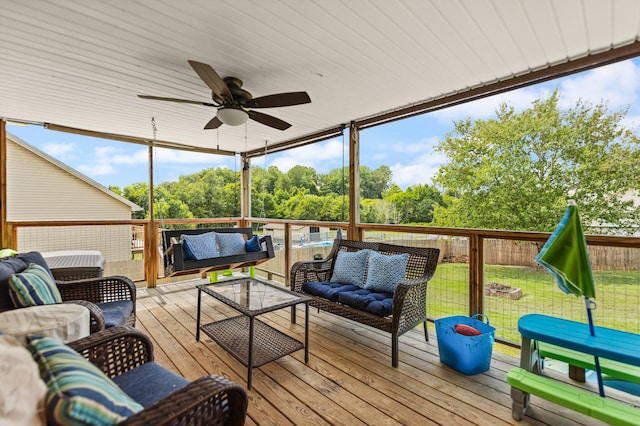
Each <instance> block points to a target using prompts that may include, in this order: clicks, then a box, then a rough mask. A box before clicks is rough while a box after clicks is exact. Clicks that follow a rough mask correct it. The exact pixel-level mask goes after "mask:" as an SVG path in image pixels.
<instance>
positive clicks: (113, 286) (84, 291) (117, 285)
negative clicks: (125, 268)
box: [0, 251, 136, 333]
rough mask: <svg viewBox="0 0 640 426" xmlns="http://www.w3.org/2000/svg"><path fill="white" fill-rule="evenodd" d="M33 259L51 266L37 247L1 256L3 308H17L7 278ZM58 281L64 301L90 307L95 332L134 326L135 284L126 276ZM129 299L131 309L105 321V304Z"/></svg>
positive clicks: (0, 272) (0, 307)
mask: <svg viewBox="0 0 640 426" xmlns="http://www.w3.org/2000/svg"><path fill="white" fill-rule="evenodd" d="M30 263H37V264H39V265H41V266H42V267H44V268H45V269H48V268H49V267H48V265H47V263H46V261H45V260H44V258H43V257H42V255H41V254H40V253H39V252H37V251H32V252H27V253H21V254H18V255H17V256H13V257H6V258H3V259H0V312H2V311H6V310H10V309H15V308H16V307H15V306H14V304H13V302H12V301H11V298H10V297H9V284H8V280H9V277H10V276H11V274H14V273H19V272H22V271H24V270H25V269H26V268H27V267H28V266H29V264H30ZM56 285H57V287H58V290H59V291H60V295H61V296H62V301H63V302H64V303H77V304H80V305H83V306H85V307H86V308H87V309H89V312H90V317H91V326H90V330H91V332H92V333H95V332H96V331H100V330H104V329H105V327H106V326H107V325H130V326H134V325H135V323H136V287H135V285H134V283H133V281H131V280H130V279H129V278H127V277H121V276H111V277H98V278H87V279H82V280H75V281H56ZM126 301H130V302H131V304H132V305H133V309H132V312H131V313H130V314H128V315H127V316H126V318H123V319H122V320H120V321H116V322H115V323H113V321H111V322H112V323H113V324H105V316H104V313H103V308H104V309H107V306H110V307H112V306H114V305H115V306H116V307H117V306H118V304H119V303H120V304H122V303H123V302H126ZM114 302H115V303H114ZM101 306H102V307H103V308H101Z"/></svg>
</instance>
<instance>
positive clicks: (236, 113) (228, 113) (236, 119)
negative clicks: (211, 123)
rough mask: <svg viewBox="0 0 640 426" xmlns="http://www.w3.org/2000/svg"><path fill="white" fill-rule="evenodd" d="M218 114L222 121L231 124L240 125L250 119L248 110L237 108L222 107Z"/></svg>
mask: <svg viewBox="0 0 640 426" xmlns="http://www.w3.org/2000/svg"><path fill="white" fill-rule="evenodd" d="M217 116H218V118H219V119H220V121H222V122H223V123H224V124H227V125H229V126H240V125H242V124H244V123H246V122H247V120H248V119H249V114H247V112H246V111H244V110H241V109H237V108H220V109H219V110H218V114H217Z"/></svg>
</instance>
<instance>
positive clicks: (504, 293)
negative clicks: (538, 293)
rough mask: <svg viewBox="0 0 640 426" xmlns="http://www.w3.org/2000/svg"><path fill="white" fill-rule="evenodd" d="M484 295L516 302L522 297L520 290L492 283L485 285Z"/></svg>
mask: <svg viewBox="0 0 640 426" xmlns="http://www.w3.org/2000/svg"><path fill="white" fill-rule="evenodd" d="M484 294H485V295H486V296H497V297H504V298H505V299H511V300H518V299H520V298H521V297H522V289H520V288H514V287H511V286H508V285H506V284H500V283H495V282H493V283H486V284H485V286H484Z"/></svg>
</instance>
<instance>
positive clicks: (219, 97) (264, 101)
mask: <svg viewBox="0 0 640 426" xmlns="http://www.w3.org/2000/svg"><path fill="white" fill-rule="evenodd" d="M189 65H191V68H193V70H194V71H195V72H196V74H198V76H200V78H201V79H202V81H204V83H205V84H206V85H207V86H209V88H210V89H211V98H212V99H213V102H199V101H191V100H188V99H175V98H163V97H160V96H149V95H138V97H139V98H142V99H153V100H157V101H169V102H180V103H185V104H195V105H204V106H210V107H215V108H218V112H217V114H216V116H215V117H213V118H212V119H211V120H210V121H209V122H208V123H207V124H206V125H205V126H204V128H205V129H217V128H218V127H220V126H221V125H223V124H227V125H230V126H240V125H242V124H244V123H246V121H247V119H249V118H250V119H252V120H254V121H257V122H258V123H262V124H264V125H266V126H269V127H273V128H274V129H278V130H286V129H288V128H289V127H291V124H289V123H287V122H286V121H283V120H280V119H279V118H276V117H273V116H271V115H268V114H264V113H262V112H258V111H254V109H256V108H276V107H285V106H292V105H300V104H307V103H310V102H311V98H309V95H308V94H307V92H287V93H276V94H274V95H267V96H260V97H258V98H254V97H253V96H252V95H251V93H249V92H248V91H246V90H245V89H243V88H242V80H240V79H238V78H236V77H225V78H220V76H219V75H218V73H217V72H216V71H215V70H214V69H213V67H211V65H207V64H203V63H202V62H196V61H189Z"/></svg>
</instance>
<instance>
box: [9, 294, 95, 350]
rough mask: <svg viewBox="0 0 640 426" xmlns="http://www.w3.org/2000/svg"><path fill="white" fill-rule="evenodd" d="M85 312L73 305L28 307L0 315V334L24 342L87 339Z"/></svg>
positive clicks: (86, 316)
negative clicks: (28, 339)
mask: <svg viewBox="0 0 640 426" xmlns="http://www.w3.org/2000/svg"><path fill="white" fill-rule="evenodd" d="M89 323H90V320H89V310H88V309H87V308H85V307H84V306H81V305H75V304H73V303H59V304H55V305H40V306H31V307H29V308H18V309H13V310H11V311H5V312H1V313H0V331H2V332H3V333H6V334H10V335H12V336H15V337H17V338H18V339H20V340H22V341H24V337H25V336H26V335H28V334H40V335H43V336H49V337H53V338H55V339H58V340H60V341H62V342H64V343H67V342H72V341H74V340H77V339H80V338H81V337H86V336H88V335H89Z"/></svg>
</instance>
